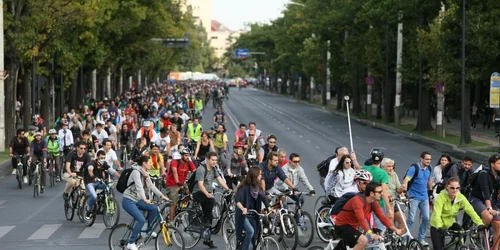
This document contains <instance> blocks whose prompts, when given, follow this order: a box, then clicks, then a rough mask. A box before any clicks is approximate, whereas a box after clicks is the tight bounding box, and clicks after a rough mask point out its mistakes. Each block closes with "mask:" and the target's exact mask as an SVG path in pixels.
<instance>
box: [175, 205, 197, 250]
mask: <svg viewBox="0 0 500 250" xmlns="http://www.w3.org/2000/svg"><path fill="white" fill-rule="evenodd" d="M195 217H196V212H195V211H193V210H184V211H182V212H180V213H179V214H177V215H176V216H175V218H174V225H175V227H176V228H178V229H179V231H180V232H181V233H182V238H184V243H185V245H184V246H185V248H186V249H191V248H193V247H194V246H196V244H198V242H199V241H200V239H201V235H200V233H199V232H194V231H192V230H189V227H191V226H192V225H201V220H200V218H195Z"/></svg>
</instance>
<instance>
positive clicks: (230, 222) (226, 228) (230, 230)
mask: <svg viewBox="0 0 500 250" xmlns="http://www.w3.org/2000/svg"><path fill="white" fill-rule="evenodd" d="M234 216H235V213H234V212H231V213H228V214H227V216H226V217H225V218H224V221H223V222H222V226H221V230H222V238H223V239H224V242H226V244H229V237H230V236H231V235H232V234H234V233H235V231H236V225H235V219H234ZM233 249H235V248H233Z"/></svg>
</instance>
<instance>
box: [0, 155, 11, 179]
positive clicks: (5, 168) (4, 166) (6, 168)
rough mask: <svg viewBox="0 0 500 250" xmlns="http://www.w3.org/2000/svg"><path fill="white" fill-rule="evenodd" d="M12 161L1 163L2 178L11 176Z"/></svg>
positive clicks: (0, 173) (0, 172)
mask: <svg viewBox="0 0 500 250" xmlns="http://www.w3.org/2000/svg"><path fill="white" fill-rule="evenodd" d="M11 162H12V161H11V159H7V160H5V161H3V162H0V178H2V177H4V176H7V175H10V174H11V171H12V164H11Z"/></svg>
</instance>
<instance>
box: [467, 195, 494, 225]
mask: <svg viewBox="0 0 500 250" xmlns="http://www.w3.org/2000/svg"><path fill="white" fill-rule="evenodd" d="M469 202H470V204H471V205H472V207H473V208H474V211H476V213H477V214H478V215H479V217H481V213H482V212H483V211H484V210H486V204H485V203H484V202H483V201H481V200H480V199H478V198H476V197H470V198H469ZM493 208H495V207H493ZM493 220H497V221H500V215H495V216H493Z"/></svg>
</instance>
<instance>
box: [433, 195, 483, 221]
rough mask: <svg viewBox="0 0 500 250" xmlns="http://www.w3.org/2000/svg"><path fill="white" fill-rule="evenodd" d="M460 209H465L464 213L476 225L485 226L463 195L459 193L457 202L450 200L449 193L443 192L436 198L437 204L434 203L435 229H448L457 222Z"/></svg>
mask: <svg viewBox="0 0 500 250" xmlns="http://www.w3.org/2000/svg"><path fill="white" fill-rule="evenodd" d="M460 208H463V209H464V211H465V212H466V213H467V214H468V215H469V216H470V217H471V218H472V221H473V222H474V224H476V225H478V226H481V225H483V221H482V220H481V218H480V217H479V215H477V213H476V211H474V208H472V206H471V204H470V203H469V201H468V200H467V198H466V197H465V195H463V194H462V193H460V192H458V193H457V196H456V197H455V200H454V201H453V203H452V201H451V200H450V196H449V195H448V191H446V189H445V190H443V191H441V193H439V195H438V196H437V198H436V202H435V203H434V212H432V216H431V226H433V227H435V228H438V229H439V228H444V229H448V228H450V227H451V225H453V223H454V222H455V217H456V216H457V214H458V211H459V210H460Z"/></svg>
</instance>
